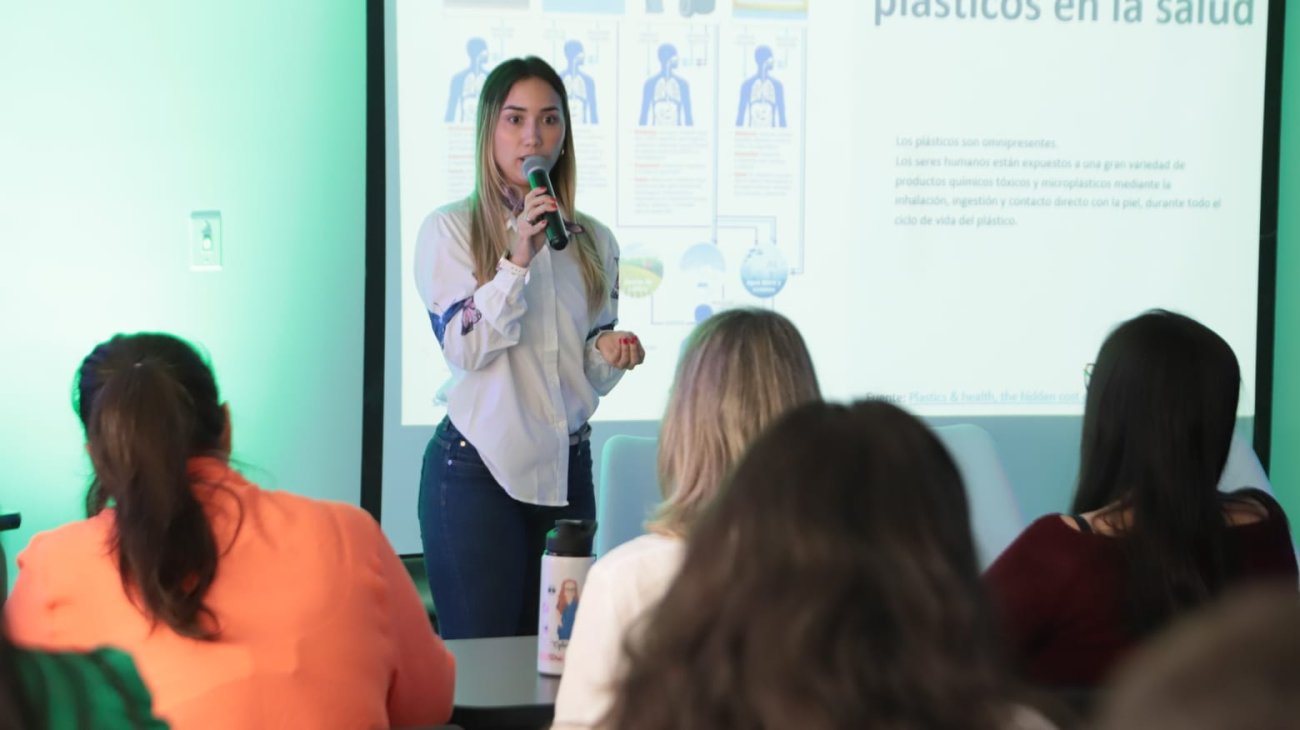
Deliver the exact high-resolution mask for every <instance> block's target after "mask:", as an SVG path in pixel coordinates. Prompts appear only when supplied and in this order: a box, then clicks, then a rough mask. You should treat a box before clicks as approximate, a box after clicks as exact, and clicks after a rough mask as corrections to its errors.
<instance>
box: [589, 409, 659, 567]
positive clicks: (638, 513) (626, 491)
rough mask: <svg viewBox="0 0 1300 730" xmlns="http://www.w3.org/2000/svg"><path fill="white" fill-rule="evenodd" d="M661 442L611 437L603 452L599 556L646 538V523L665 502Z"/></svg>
mask: <svg viewBox="0 0 1300 730" xmlns="http://www.w3.org/2000/svg"><path fill="white" fill-rule="evenodd" d="M658 458H659V439H657V438H649V437H646V436H624V435H621V434H620V435H617V436H611V437H610V438H609V440H608V441H606V442H605V448H604V449H602V450H601V452H600V487H599V493H598V496H597V498H596V522H597V528H596V555H597V556H600V555H604V554H606V553H608V552H609V551H610V550H613V549H614V548H616V547H618V546H619V545H622V544H623V543H625V542H627V541H628V540H631V539H632V538H634V537H637V536H639V535H642V534H645V522H646V520H647V519H649V517H650V515H651V514H652V513H653V512H654V509H655V507H657V506H658V505H659V503H660V502H662V501H663V494H662V493H661V492H660V491H659V475H658Z"/></svg>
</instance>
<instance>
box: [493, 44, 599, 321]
mask: <svg viewBox="0 0 1300 730" xmlns="http://www.w3.org/2000/svg"><path fill="white" fill-rule="evenodd" d="M534 78H536V79H541V80H543V81H545V82H546V83H547V84H549V85H550V87H551V88H552V89H554V90H555V94H556V96H558V97H559V99H560V110H561V113H562V114H563V115H564V143H563V146H562V147H561V149H562V150H563V154H561V155H560V159H559V160H558V161H557V162H556V163H555V167H553V168H552V169H551V186H552V187H553V188H554V190H552V191H551V194H552V195H554V196H555V199H556V200H557V201H559V203H560V210H562V211H565V212H566V213H568V214H569V215H570V216H574V217H575V218H576V217H578V211H577V209H576V208H575V207H574V206H575V203H574V198H575V196H576V190H577V185H578V183H577V178H578V171H577V163H576V161H575V154H574V151H573V135H572V133H571V130H572V129H573V126H572V123H571V122H570V117H569V98H568V96H567V95H566V94H565V91H564V83H563V82H562V81H561V80H560V77H559V75H558V74H557V73H555V69H553V68H551V66H550V64H548V63H546V61H543V60H542V59H540V58H537V57H536V56H528V57H527V58H512V59H510V60H508V61H502V62H501V63H500V64H498V65H497V66H496V68H494V69H492V72H491V73H490V74H488V77H487V80H485V81H484V82H483V89H482V92H481V93H480V94H479V98H478V123H477V129H476V132H477V134H476V136H477V150H478V164H477V165H476V166H475V168H476V172H475V174H474V192H473V193H472V194H471V195H470V197H469V209H470V236H469V248H470V256H471V257H472V258H473V261H474V278H475V279H476V280H477V281H478V284H479V286H482V285H483V284H486V283H487V282H488V281H489V280H490V279H491V278H492V277H493V276H495V275H496V270H497V262H498V261H500V260H501V257H502V256H504V255H505V253H506V251H507V250H508V249H509V248H510V240H509V236H508V233H509V232H508V231H507V229H506V227H505V221H506V220H507V219H509V218H510V216H511V211H510V208H509V207H507V205H506V202H505V200H503V199H502V193H501V190H502V189H504V188H506V187H507V186H508V185H509V183H507V182H506V178H505V175H503V174H502V173H501V170H499V169H497V164H496V158H495V157H494V156H493V152H494V150H495V147H494V142H493V137H494V135H495V134H496V129H497V121H498V120H499V119H500V117H501V109H502V107H504V106H505V103H506V97H507V96H509V95H510V89H512V88H514V85H515V84H517V83H519V82H520V81H524V80H526V79H534ZM582 218H583V220H579V221H577V222H578V223H580V224H581V225H582V226H583V227H584V228H585V229H586V232H584V233H579V234H570V238H571V241H572V243H573V245H574V247H575V248H576V249H577V253H578V265H579V268H580V269H581V270H582V283H583V287H584V288H585V289H586V292H587V308H588V311H589V313H590V314H591V315H592V316H595V315H596V314H598V313H599V312H600V310H601V309H603V308H604V305H605V299H606V297H608V296H609V282H608V281H607V280H606V274H605V267H604V264H603V263H602V262H601V260H600V252H599V251H598V250H597V249H596V239H595V238H594V237H593V235H592V232H591V227H592V221H590V220H589V219H587V218H586V216H582Z"/></svg>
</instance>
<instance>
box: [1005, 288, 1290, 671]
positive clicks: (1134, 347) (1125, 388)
mask: <svg viewBox="0 0 1300 730" xmlns="http://www.w3.org/2000/svg"><path fill="white" fill-rule="evenodd" d="M1240 384H1241V375H1240V372H1239V370H1238V365H1237V359H1236V357H1235V356H1234V355H1233V353H1232V350H1231V348H1229V347H1228V344H1227V343H1226V342H1225V341H1224V340H1223V339H1222V338H1221V337H1219V336H1218V335H1217V334H1215V333H1214V332H1212V331H1210V330H1209V329H1208V328H1206V327H1205V326H1204V325H1201V324H1200V323H1198V322H1196V321H1194V320H1192V319H1189V318H1188V317H1185V316H1182V315H1179V314H1174V313H1172V312H1166V311H1161V310H1157V311H1152V312H1148V313H1146V314H1143V315H1141V316H1139V317H1137V318H1135V319H1132V320H1129V321H1128V322H1125V323H1123V324H1122V325H1120V326H1119V327H1118V328H1117V329H1115V331H1113V332H1112V333H1111V334H1110V336H1109V337H1107V338H1106V341H1105V343H1103V344H1102V346H1101V351H1100V352H1099V353H1098V355H1097V362H1096V364H1095V367H1094V368H1093V370H1092V373H1091V382H1090V383H1089V385H1088V394H1087V400H1086V404H1085V408H1084V417H1083V438H1082V445H1081V449H1080V469H1079V477H1078V484H1077V491H1076V493H1075V497H1074V506H1073V512H1074V514H1072V515H1049V516H1046V517H1042V518H1040V519H1038V520H1037V521H1035V522H1034V523H1033V524H1031V525H1030V526H1029V527H1028V528H1027V529H1026V530H1025V531H1024V532H1023V533H1022V534H1021V535H1020V537H1019V538H1017V539H1016V541H1015V542H1014V543H1012V544H1011V545H1010V546H1009V547H1008V548H1007V550H1006V551H1005V552H1004V553H1003V554H1002V555H1001V556H1000V557H999V558H998V559H997V560H996V561H995V562H994V563H993V565H992V566H990V567H989V570H988V573H987V575H986V577H987V581H988V584H989V586H990V590H991V593H992V596H993V599H994V603H995V607H996V608H997V609H998V611H999V612H1000V616H1001V620H1002V622H1003V624H1004V628H1005V633H1006V634H1007V635H1008V637H1009V639H1010V640H1011V641H1012V645H1013V647H1014V651H1015V653H1016V654H1017V655H1018V658H1019V660H1020V662H1021V664H1022V668H1023V671H1024V672H1025V674H1026V676H1027V678H1029V679H1031V680H1033V681H1035V682H1037V683H1039V684H1043V685H1055V686H1070V687H1090V686H1095V685H1097V684H1098V683H1099V682H1100V680H1101V679H1102V677H1103V676H1104V675H1105V674H1106V673H1107V672H1108V671H1109V670H1110V669H1111V668H1112V667H1113V666H1114V664H1115V663H1116V662H1117V661H1118V660H1119V659H1120V658H1121V657H1122V656H1123V655H1124V654H1125V652H1127V651H1128V650H1129V649H1130V648H1131V647H1132V646H1133V645H1134V644H1135V643H1137V642H1138V641H1140V640H1141V639H1142V638H1144V637H1146V636H1147V635H1149V634H1151V633H1152V632H1153V631H1155V630H1156V629H1159V628H1161V627H1162V626H1164V625H1165V624H1167V623H1168V622H1169V621H1170V620H1171V619H1172V618H1174V617H1175V616H1178V615H1179V614H1181V613H1183V612H1185V611H1187V610H1189V609H1191V608H1194V607H1196V606H1199V605H1201V604H1202V603H1205V602H1206V601H1208V600H1210V599H1211V598H1213V597H1214V596H1216V595H1218V594H1219V593H1220V592H1222V591H1223V590H1224V589H1225V588H1226V587H1227V586H1229V585H1230V584H1233V583H1237V582H1241V581H1246V580H1249V579H1253V578H1259V577H1279V576H1281V577H1286V578H1288V579H1289V580H1290V581H1291V583H1292V584H1294V583H1295V581H1296V562H1295V554H1294V552H1293V550H1292V546H1291V539H1290V536H1289V530H1288V527H1287V520H1286V516H1285V515H1284V514H1283V512H1282V508H1281V507H1280V506H1278V504H1277V502H1276V501H1274V500H1273V498H1272V497H1270V496H1269V495H1268V494H1266V493H1265V492H1263V491H1260V490H1257V489H1242V490H1239V491H1236V492H1233V493H1230V494H1222V493H1219V492H1218V491H1217V490H1216V485H1217V484H1218V481H1219V476H1220V474H1221V473H1222V472H1223V467H1224V463H1225V461H1226V459H1227V455H1228V448H1229V443H1230V441H1231V439H1232V432H1233V428H1234V425H1235V422H1236V416H1237V395H1238V390H1239V389H1240Z"/></svg>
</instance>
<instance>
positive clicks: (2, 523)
mask: <svg viewBox="0 0 1300 730" xmlns="http://www.w3.org/2000/svg"><path fill="white" fill-rule="evenodd" d="M22 524H23V516H22V515H20V514H18V513H17V512H14V513H11V514H7V515H0V532H4V531H6V530H17V529H18V528H19V527H22ZM0 590H4V589H3V588H0Z"/></svg>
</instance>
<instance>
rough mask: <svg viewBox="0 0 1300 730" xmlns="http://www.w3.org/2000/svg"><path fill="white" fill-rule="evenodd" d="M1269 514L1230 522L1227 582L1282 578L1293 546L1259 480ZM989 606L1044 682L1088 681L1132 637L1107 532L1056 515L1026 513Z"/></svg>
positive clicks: (993, 576) (1289, 568)
mask: <svg viewBox="0 0 1300 730" xmlns="http://www.w3.org/2000/svg"><path fill="white" fill-rule="evenodd" d="M1235 496H1240V497H1250V498H1252V499H1255V500H1257V501H1258V502H1260V503H1261V504H1262V505H1263V506H1264V507H1265V508H1266V509H1267V510H1268V517H1267V518H1266V519H1263V520H1260V521H1259V522H1252V523H1249V524H1241V525H1236V526H1232V527H1229V528H1228V531H1227V534H1226V540H1227V541H1228V544H1229V546H1231V547H1233V548H1234V552H1237V554H1238V555H1240V556H1241V557H1240V565H1239V566H1238V568H1237V570H1236V571H1235V574H1234V575H1232V576H1230V577H1229V581H1231V582H1233V583H1237V582H1241V581H1245V580H1252V579H1260V578H1265V579H1268V578H1278V579H1289V580H1290V581H1291V583H1292V584H1295V583H1296V580H1297V575H1296V555H1295V551H1294V549H1293V548H1292V545H1291V536H1290V534H1288V530H1287V522H1286V516H1285V515H1284V513H1283V512H1282V508H1281V506H1279V505H1278V503H1277V502H1276V501H1274V499H1273V498H1272V497H1270V496H1269V495H1268V494H1266V493H1264V492H1261V491H1259V490H1254V489H1251V490H1241V491H1238V492H1236V493H1235ZM984 580H985V583H986V584H987V585H988V588H989V594H990V597H991V598H992V600H993V604H994V608H995V611H996V612H997V614H998V615H999V618H1000V619H1001V623H1002V630H1003V633H1004V634H1005V635H1006V638H1007V639H1008V640H1009V642H1010V646H1011V651H1012V652H1013V654H1014V656H1015V658H1017V659H1018V660H1019V662H1020V664H1021V668H1022V670H1023V672H1024V675H1025V678H1026V679H1028V680H1030V681H1032V682H1035V683H1038V684H1044V685H1055V686H1074V687H1092V686H1096V685H1098V684H1100V683H1101V681H1102V679H1103V678H1104V677H1105V675H1106V673H1107V672H1108V671H1109V670H1110V669H1111V668H1112V667H1113V666H1114V665H1115V663H1116V662H1117V661H1119V660H1120V659H1121V658H1122V657H1123V655H1124V653H1125V652H1126V651H1128V649H1129V648H1130V647H1131V646H1132V645H1133V644H1134V641H1133V639H1132V638H1130V636H1129V635H1128V633H1127V631H1126V629H1125V627H1124V623H1125V619H1124V610H1123V608H1124V607H1123V595H1122V592H1123V586H1124V582H1125V575H1124V570H1123V553H1122V552H1121V548H1120V545H1119V544H1118V542H1117V541H1116V539H1115V538H1113V537H1108V536H1105V535H1098V534H1094V533H1090V532H1080V531H1078V530H1075V529H1074V528H1073V527H1071V526H1069V525H1067V524H1066V523H1065V521H1064V520H1062V519H1061V517H1060V515H1047V516H1045V517H1040V518H1038V519H1037V520H1035V521H1034V522H1033V524H1031V525H1030V526H1029V527H1027V528H1026V529H1025V531H1024V532H1022V533H1021V534H1020V536H1019V537H1017V538H1016V540H1015V542H1013V543H1011V545H1010V546H1008V547H1007V549H1006V550H1005V551H1004V552H1003V553H1002V554H1001V555H1000V556H998V559H997V560H995V561H994V562H993V564H992V565H991V566H989V569H988V571H987V572H986V573H985V574H984Z"/></svg>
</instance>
